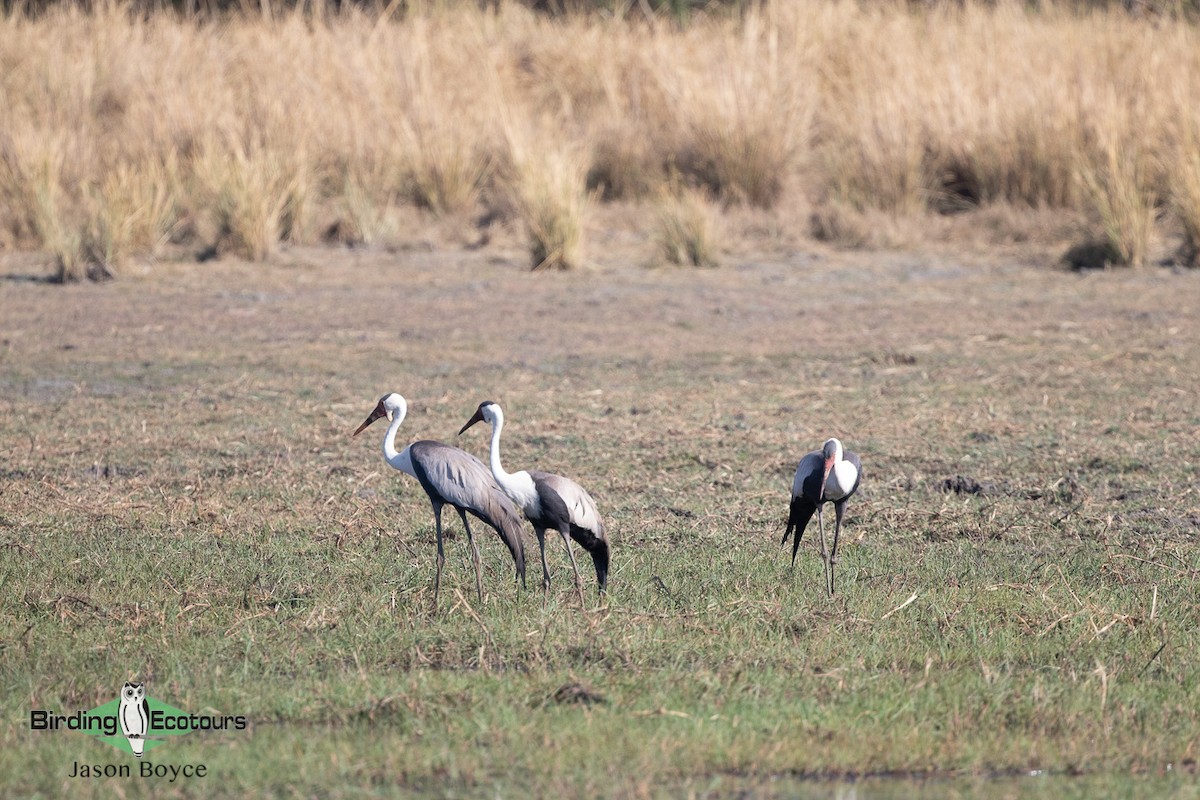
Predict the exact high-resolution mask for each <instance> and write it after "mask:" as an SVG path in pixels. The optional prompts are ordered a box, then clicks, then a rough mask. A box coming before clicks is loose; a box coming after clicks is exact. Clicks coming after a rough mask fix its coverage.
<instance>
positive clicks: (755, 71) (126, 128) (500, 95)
mask: <svg viewBox="0 0 1200 800" xmlns="http://www.w3.org/2000/svg"><path fill="white" fill-rule="evenodd" d="M64 42H70V43H71V44H70V47H69V48H67V47H64V46H63V43H64ZM1197 76H1200V36H1198V34H1197V29H1196V28H1195V27H1194V26H1192V25H1190V24H1188V23H1187V22H1185V21H1181V20H1176V19H1173V18H1169V17H1166V18H1164V17H1159V18H1156V19H1153V20H1143V19H1138V18H1134V17H1132V16H1129V15H1126V14H1123V13H1121V12H1103V13H1092V14H1087V15H1083V14H1079V13H1072V12H1067V11H1059V10H1055V9H1044V10H1041V11H1030V10H1027V9H1026V8H1024V7H1022V6H1018V5H1016V4H1003V3H1002V4H999V5H989V6H984V5H980V4H967V5H963V6H953V7H951V6H937V7H934V8H931V9H924V10H913V9H907V8H901V7H897V6H879V5H869V6H862V5H859V4H856V3H850V2H832V3H825V2H817V1H816V0H801V2H795V3H791V2H787V3H785V2H767V3H765V4H762V5H761V6H755V7H753V8H750V9H747V10H745V11H744V12H743V13H741V14H739V15H712V16H710V17H705V16H694V17H692V19H691V21H690V22H689V23H688V24H687V25H685V26H678V25H673V24H667V23H665V22H662V21H653V20H652V21H644V20H637V21H635V20H620V19H606V18H601V17H600V16H596V15H569V16H566V17H560V18H549V17H544V16H539V15H536V14H533V13H532V12H530V11H528V10H527V9H524V8H522V7H514V6H509V5H505V6H504V7H503V8H501V9H499V10H498V11H481V10H480V9H479V8H477V7H476V5H475V4H473V3H464V4H461V6H460V5H456V4H437V5H436V6H435V7H433V8H432V9H431V10H427V11H416V12H412V13H410V14H408V15H407V16H405V17H403V18H399V19H391V18H387V19H376V18H373V17H371V16H369V15H367V14H364V13H361V12H358V11H347V12H344V13H342V14H338V15H324V16H320V15H319V18H305V17H304V16H302V15H300V14H295V13H289V14H284V15H277V16H276V18H275V19H273V20H269V19H264V18H263V17H262V16H260V15H254V16H250V15H247V16H244V17H242V16H233V17H231V18H229V19H227V20H226V21H224V22H223V23H222V24H220V25H217V24H212V23H205V22H197V21H187V20H181V19H179V18H177V17H174V16H170V15H166V14H160V15H154V14H151V15H149V16H148V17H142V16H139V15H137V14H132V13H129V12H128V11H127V10H123V9H122V8H120V7H115V6H108V7H106V8H105V9H103V10H98V11H96V12H94V13H91V14H85V13H83V12H80V11H78V10H75V9H72V8H66V7H64V8H56V9H54V10H51V11H49V12H47V13H46V14H44V15H41V16H39V17H37V18H27V17H24V16H21V15H19V14H14V15H10V16H7V17H5V18H3V19H2V20H0V108H4V109H6V111H7V112H8V113H6V114H5V115H4V116H3V117H2V118H0V245H2V246H5V247H9V248H21V249H42V250H45V251H47V252H48V253H50V254H51V255H52V256H53V258H54V260H55V263H56V264H57V265H58V270H59V274H60V276H61V277H63V278H73V277H78V276H79V275H81V274H83V273H85V272H86V271H87V270H89V269H93V268H96V267H100V268H101V269H102V271H107V270H110V269H119V267H120V265H121V263H122V262H124V261H126V260H128V259H129V258H131V257H137V258H145V257H154V256H155V255H156V254H158V253H160V252H161V250H162V244H163V243H164V242H165V241H166V240H167V239H168V238H173V239H174V240H176V241H185V242H186V243H187V244H188V246H190V247H192V248H194V249H196V250H201V249H209V248H210V247H213V246H216V247H219V248H225V249H229V250H233V251H235V252H238V253H240V254H242V255H245V256H248V257H252V258H259V259H261V258H267V257H270V255H271V254H272V253H273V252H274V251H275V250H276V249H277V248H278V247H279V246H280V245H281V244H283V243H313V242H316V241H319V240H320V239H321V237H322V235H324V233H325V232H326V231H328V230H331V229H333V228H335V227H336V228H339V229H345V230H348V231H352V232H353V235H354V236H357V237H358V238H360V239H362V240H363V241H366V242H368V243H383V244H387V243H393V242H395V241H396V240H397V239H400V238H403V237H404V235H405V233H404V230H403V226H401V225H400V224H399V223H398V222H397V212H398V211H399V210H400V209H401V207H405V206H407V207H416V208H420V209H425V210H427V211H428V212H431V213H433V214H436V215H439V216H441V215H445V216H448V217H449V218H450V219H464V218H466V216H467V215H469V214H471V213H478V212H481V211H482V212H489V213H490V214H492V215H493V216H494V215H497V214H499V215H508V216H511V215H512V214H513V213H514V211H515V213H516V214H517V215H518V216H519V217H521V218H522V219H519V220H517V221H519V222H521V223H522V224H523V227H524V228H525V229H526V230H527V231H528V235H529V237H530V242H529V248H530V250H531V252H532V253H533V254H534V255H533V261H534V263H535V264H543V263H544V262H548V260H549V262H554V263H556V264H558V265H564V264H576V263H579V262H580V261H581V260H582V259H583V258H584V256H585V252H584V250H583V244H582V242H581V239H580V238H579V237H580V234H579V232H580V231H581V230H582V227H583V222H582V220H583V215H584V214H585V211H586V207H587V203H588V198H589V197H591V196H592V195H591V193H592V192H596V193H597V194H598V196H599V197H601V198H604V199H612V198H628V199H633V200H635V201H640V200H642V199H653V198H654V197H656V196H658V195H659V193H660V192H661V191H662V190H663V189H664V187H670V186H672V185H675V184H678V183H679V182H683V183H685V184H687V185H691V186H695V187H698V188H702V189H703V190H705V191H707V192H708V193H709V194H710V195H711V196H713V197H714V198H716V199H718V200H720V201H721V202H722V203H723V204H724V205H726V206H727V207H728V206H730V205H746V206H750V207H756V208H777V207H779V206H781V205H782V206H784V207H793V206H805V205H807V204H812V203H815V204H817V206H818V207H823V206H824V204H833V205H832V207H837V208H841V209H844V210H845V212H844V213H843V212H839V214H841V217H842V218H843V219H849V218H850V217H849V216H847V215H848V214H850V213H851V212H853V213H855V214H867V215H868V216H869V215H871V214H875V213H877V212H883V213H885V214H894V215H896V216H897V218H910V217H912V215H914V214H924V213H930V212H931V211H958V210H962V209H965V208H972V207H975V206H977V205H987V204H990V203H995V202H1004V203H1008V204H1016V205H1027V206H1030V207H1056V208H1065V209H1073V210H1076V211H1078V212H1081V213H1082V214H1084V215H1086V216H1087V218H1088V219H1090V220H1091V221H1092V224H1093V225H1094V228H1095V233H1098V234H1103V235H1106V236H1107V237H1108V238H1110V239H1112V240H1113V244H1114V245H1115V246H1116V247H1117V249H1119V250H1120V251H1121V252H1122V253H1124V254H1125V256H1126V258H1127V259H1128V260H1129V261H1130V262H1131V263H1140V262H1142V261H1144V260H1145V259H1146V258H1147V257H1148V255H1147V248H1148V247H1150V243H1151V242H1152V241H1153V239H1154V234H1155V232H1154V230H1153V226H1154V225H1156V222H1155V217H1154V213H1155V211H1156V210H1158V209H1160V208H1165V209H1168V213H1167V215H1166V217H1165V219H1166V224H1167V225H1168V226H1169V227H1171V228H1172V229H1181V230H1183V231H1184V233H1185V236H1187V237H1191V240H1194V239H1195V233H1194V232H1195V230H1196V226H1195V224H1194V223H1195V211H1194V209H1195V206H1196V202H1195V201H1194V199H1190V198H1194V197H1195V194H1194V193H1189V188H1188V183H1187V181H1188V176H1189V175H1193V174H1194V166H1193V165H1194V163H1195V160H1196V158H1197V145H1196V142H1197V138H1196V137H1195V135H1194V133H1193V134H1189V133H1188V130H1189V129H1188V126H1187V125H1185V124H1182V123H1181V120H1189V119H1194V111H1193V109H1195V108H1197V107H1200V77H1197ZM514 130H519V131H521V132H520V133H519V134H518V135H517V138H522V139H523V141H522V143H521V144H520V145H517V146H514V133H513V132H514ZM1189 170H1192V171H1189ZM514 200H515V202H514ZM1160 216H1161V215H1160ZM864 218H865V217H864ZM829 219H833V217H829ZM796 225H797V228H803V227H804V222H803V221H798V222H797V223H796ZM854 227H855V226H847V225H833V224H830V225H825V226H823V228H824V229H825V230H824V235H833V236H834V237H835V238H837V237H838V235H839V234H838V233H837V231H839V230H845V231H847V241H848V242H850V243H853V242H854V241H862V240H864V237H863V236H862V235H861V231H859V232H856V231H855V230H854ZM831 232H832V233H831ZM189 236H190V237H191V239H190V240H188V237H189ZM865 238H866V239H867V240H869V239H871V238H872V237H870V236H868V237H865Z"/></svg>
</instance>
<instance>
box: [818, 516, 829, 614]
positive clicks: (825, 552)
mask: <svg viewBox="0 0 1200 800" xmlns="http://www.w3.org/2000/svg"><path fill="white" fill-rule="evenodd" d="M817 525H818V526H819V527H820V529H821V561H823V562H824V564H825V588H826V589H827V590H828V591H829V593H830V594H831V595H832V594H833V579H832V573H833V564H832V563H831V562H830V560H829V551H828V550H826V549H825V515H824V514H823V513H822V512H821V506H817Z"/></svg>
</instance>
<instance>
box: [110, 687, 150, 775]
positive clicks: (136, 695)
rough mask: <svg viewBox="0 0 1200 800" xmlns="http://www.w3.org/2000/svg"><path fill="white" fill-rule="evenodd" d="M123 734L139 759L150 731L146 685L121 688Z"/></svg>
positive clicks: (120, 712)
mask: <svg viewBox="0 0 1200 800" xmlns="http://www.w3.org/2000/svg"><path fill="white" fill-rule="evenodd" d="M118 714H119V715H120V717H121V732H122V733H124V734H125V738H126V739H128V740H129V746H130V747H131V748H133V754H134V755H135V756H137V757H138V758H141V757H142V753H143V752H144V751H145V749H146V734H147V733H148V732H149V731H150V704H149V703H148V702H146V685H145V684H144V683H126V684H125V685H124V686H122V687H121V709H120V711H119V712H118Z"/></svg>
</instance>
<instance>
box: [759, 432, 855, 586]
mask: <svg viewBox="0 0 1200 800" xmlns="http://www.w3.org/2000/svg"><path fill="white" fill-rule="evenodd" d="M860 483H862V460H861V459H860V458H859V457H858V454H857V453H851V452H849V451H848V450H843V449H842V443H841V442H840V441H838V440H837V439H828V440H826V442H825V444H824V445H823V446H822V447H821V449H820V450H814V451H812V452H811V453H808V454H806V455H805V456H804V457H803V458H801V459H800V465H799V466H798V467H796V477H795V478H794V479H793V480H792V502H791V506H790V508H789V509H788V521H787V528H786V529H785V530H784V532H783V541H782V542H780V543H779V544H780V546H782V545H784V544H786V543H787V540H788V536H791V535H792V532H793V531H795V534H796V538H795V540H794V541H793V542H792V566H793V567H794V566H795V565H796V551H797V550H799V549H800V537H802V536H803V535H804V529H805V528H806V527H807V526H808V523H809V520H811V519H812V515H813V512H816V515H817V524H818V525H819V527H820V531H821V560H822V561H823V562H824V563H825V588H826V589H828V590H829V595H830V596H831V597H832V596H833V569H834V565H835V564H837V546H838V536H839V535H840V534H841V532H842V515H843V514H844V513H845V511H846V501H847V500H849V499H850V497H851V496H852V495H853V494H854V493H855V492H857V491H858V486H859V484H860ZM825 503H833V512H834V516H835V518H836V523H835V527H834V529H833V549H832V551H827V550H826V549H825V519H824V516H823V515H822V513H821V508H822V506H824V505H825Z"/></svg>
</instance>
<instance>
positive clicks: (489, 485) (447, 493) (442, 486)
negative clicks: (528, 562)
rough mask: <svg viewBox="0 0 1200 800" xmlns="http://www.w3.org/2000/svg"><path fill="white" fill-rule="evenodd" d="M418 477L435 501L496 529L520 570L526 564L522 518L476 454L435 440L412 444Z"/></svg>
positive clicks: (410, 447) (411, 451)
mask: <svg viewBox="0 0 1200 800" xmlns="http://www.w3.org/2000/svg"><path fill="white" fill-rule="evenodd" d="M409 452H410V453H411V457H412V462H413V467H414V469H415V470H416V472H417V480H419V481H420V482H421V486H422V487H424V489H425V492H426V493H427V494H428V495H429V497H430V499H431V500H433V501H434V502H438V501H441V502H443V503H449V504H450V505H452V506H455V507H457V508H461V509H463V510H465V511H469V512H471V513H472V514H474V515H475V516H476V517H478V518H479V519H481V520H483V521H484V522H486V523H487V524H489V525H491V526H492V527H493V528H495V529H496V532H497V533H499V534H500V538H501V539H503V540H504V544H506V545H507V546H508V550H509V552H510V553H512V556H513V560H514V561H516V562H517V566H518V569H520V568H522V567H523V566H524V562H525V547H524V545H523V544H522V542H521V517H520V516H519V515H518V514H517V511H516V509H515V508H514V507H513V504H512V501H511V500H509V499H508V495H506V494H505V493H504V490H503V489H501V488H500V484H498V483H496V479H495V478H493V477H492V473H491V471H490V470H489V469H488V468H487V467H485V466H484V465H483V462H482V461H480V460H479V459H478V458H476V457H475V456H473V455H471V454H470V453H468V452H466V451H465V450H460V449H458V448H457V447H451V446H450V445H447V444H442V443H441V442H434V441H428V440H426V441H420V442H413V443H412V444H411V445H410V446H409Z"/></svg>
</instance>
